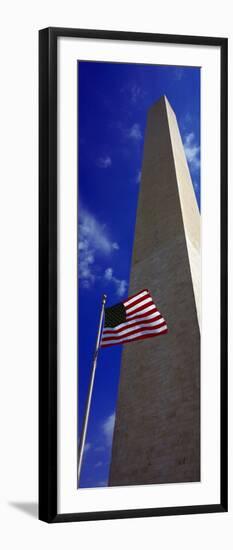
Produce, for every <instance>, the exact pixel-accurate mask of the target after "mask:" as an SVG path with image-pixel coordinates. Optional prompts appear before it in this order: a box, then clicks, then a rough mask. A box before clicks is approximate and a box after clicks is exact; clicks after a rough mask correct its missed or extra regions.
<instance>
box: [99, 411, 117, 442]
mask: <svg viewBox="0 0 233 550" xmlns="http://www.w3.org/2000/svg"><path fill="white" fill-rule="evenodd" d="M115 417H116V415H115V413H112V414H110V415H109V416H107V418H106V419H105V420H104V422H103V424H102V431H103V433H104V436H105V440H106V443H107V445H108V446H110V445H111V444H112V436H113V430H114V425H115Z"/></svg>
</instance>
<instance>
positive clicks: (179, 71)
mask: <svg viewBox="0 0 233 550" xmlns="http://www.w3.org/2000/svg"><path fill="white" fill-rule="evenodd" d="M183 74H184V69H183V67H175V69H174V77H175V79H176V80H181V78H182V76H183Z"/></svg>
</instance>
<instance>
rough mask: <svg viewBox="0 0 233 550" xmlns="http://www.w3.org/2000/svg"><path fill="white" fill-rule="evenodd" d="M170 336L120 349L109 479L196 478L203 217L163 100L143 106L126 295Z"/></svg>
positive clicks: (135, 482)
mask: <svg viewBox="0 0 233 550" xmlns="http://www.w3.org/2000/svg"><path fill="white" fill-rule="evenodd" d="M142 288H148V289H149V290H150V292H151V294H152V296H153V298H154V301H155V303H156V305H157V307H158V309H159V311H160V312H161V313H162V315H163V316H164V317H165V319H166V321H167V324H168V330H169V332H168V334H166V335H163V336H158V337H156V338H150V339H148V340H144V341H141V342H134V343H131V344H127V345H125V346H124V350H123V355H122V365H121V375H120V382H119V393H118V402H117V409H116V422H115V429H114V436H113V446H112V459H111V466H110V475H109V485H110V486H115V485H144V484H148V483H172V482H192V481H199V480H200V322H201V312H200V213H199V209H198V206H197V202H196V197H195V194H194V190H193V185H192V181H191V177H190V173H189V169H188V165H187V161H186V157H185V152H184V148H183V144H182V140H181V136H180V132H179V128H178V124H177V121H176V116H175V114H174V112H173V110H172V108H171V106H170V104H169V102H168V100H167V98H166V97H165V96H164V97H162V98H161V99H160V100H159V101H158V102H156V103H155V104H154V105H153V106H152V107H151V109H150V110H149V112H148V119H147V128H146V135H145V144H144V157H143V167H142V177H141V189H140V194H139V202H138V211H137V220H136V230H135V240H134V248H133V259H132V267H131V276H130V289H129V295H130V294H134V293H136V292H138V291H139V290H140V289H142Z"/></svg>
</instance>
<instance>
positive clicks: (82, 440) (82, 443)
mask: <svg viewBox="0 0 233 550" xmlns="http://www.w3.org/2000/svg"><path fill="white" fill-rule="evenodd" d="M106 300H107V296H106V294H104V295H103V299H102V308H101V313H100V320H99V329H98V334H97V339H96V347H95V353H94V358H93V364H92V370H91V378H90V384H89V389H88V395H87V402H86V410H85V415H84V421H83V427H82V432H81V437H80V444H79V452H78V487H79V482H80V473H81V467H82V460H83V453H84V447H85V441H86V435H87V426H88V419H89V414H90V407H91V398H92V391H93V386H94V380H95V371H96V367H97V358H98V353H99V348H100V339H101V332H102V325H103V318H104V308H105V304H106Z"/></svg>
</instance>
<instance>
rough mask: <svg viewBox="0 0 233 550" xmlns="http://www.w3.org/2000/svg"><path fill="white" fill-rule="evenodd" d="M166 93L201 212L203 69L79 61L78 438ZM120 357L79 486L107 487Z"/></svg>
mask: <svg viewBox="0 0 233 550" xmlns="http://www.w3.org/2000/svg"><path fill="white" fill-rule="evenodd" d="M164 94H165V95H166V96H167V98H168V100H169V102H170V104H171V106H172V108H173V110H174V111H175V113H176V116H177V121H178V124H179V128H180V132H181V137H182V141H183V144H184V148H185V152H186V158H187V161H188V164H189V169H190V173H191V177H192V182H193V186H194V190H195V193H196V197H197V202H198V205H199V207H200V70H199V69H198V68H191V67H174V66H158V65H157V66H156V65H155V66H152V65H137V64H122V63H99V62H98V63H96V62H79V63H78V113H79V116H78V121H79V122H78V157H79V169H78V194H79V208H78V216H79V243H78V246H79V252H78V263H79V284H78V287H79V308H78V316H79V329H78V330H79V332H78V368H79V388H78V415H79V433H80V429H81V426H82V421H83V414H84V408H85V400H86V395H87V390H88V383H89V377H90V370H91V365H92V358H93V352H94V348H95V341H96V334H97V328H98V319H99V314H100V307H101V299H102V295H103V293H106V294H107V296H108V298H107V306H110V305H113V304H115V303H117V302H119V301H121V300H123V299H124V298H126V297H127V296H128V284H129V276H130V263H131V255H132V246H133V238H134V228H135V221H136V208H137V199H138V192H139V188H140V176H141V165H142V155H143V140H144V132H145V125H146V116H147V111H148V109H149V107H150V106H151V105H152V104H153V103H154V102H155V101H157V100H158V99H159V98H160V97H161V96H162V95H164ZM138 290H140V289H138ZM128 345H135V343H134V344H128ZM137 345H138V344H137ZM121 352H122V346H115V347H110V348H106V349H103V350H101V351H100V353H99V359H98V367H97V372H96V379H95V386H94V393H93V400H92V406H91V414H90V420H89V426H88V433H87V440H86V448H85V452H84V460H83V467H82V473H81V481H80V487H101V486H106V485H107V482H108V471H109V463H110V459H111V443H112V433H113V427H114V418H115V406H116V400H117V389H118V382H119V375H120V362H121Z"/></svg>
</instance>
